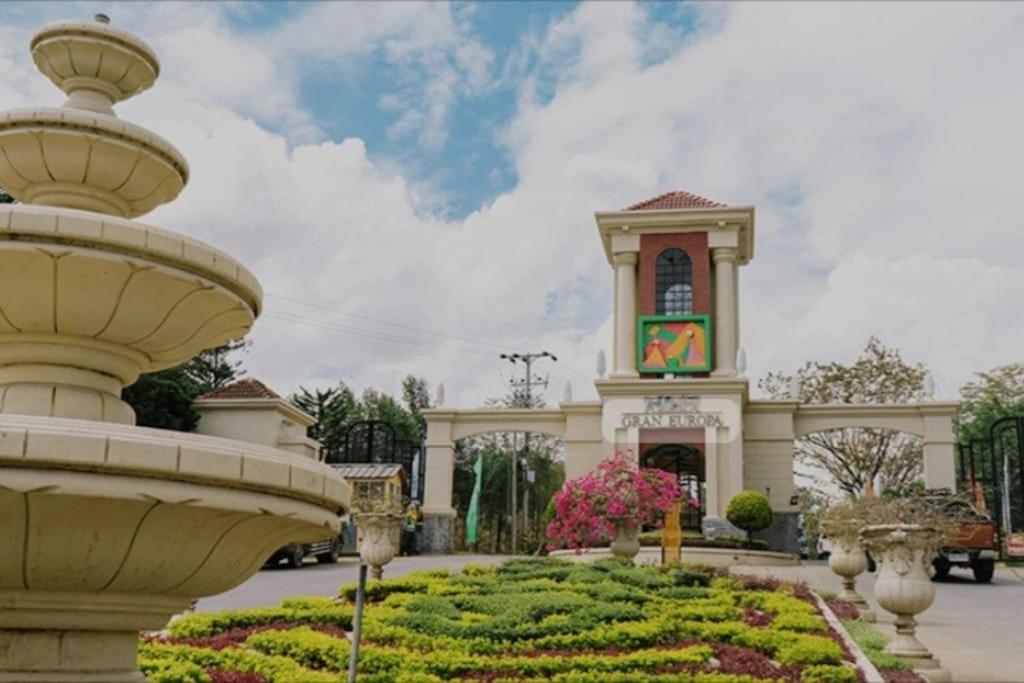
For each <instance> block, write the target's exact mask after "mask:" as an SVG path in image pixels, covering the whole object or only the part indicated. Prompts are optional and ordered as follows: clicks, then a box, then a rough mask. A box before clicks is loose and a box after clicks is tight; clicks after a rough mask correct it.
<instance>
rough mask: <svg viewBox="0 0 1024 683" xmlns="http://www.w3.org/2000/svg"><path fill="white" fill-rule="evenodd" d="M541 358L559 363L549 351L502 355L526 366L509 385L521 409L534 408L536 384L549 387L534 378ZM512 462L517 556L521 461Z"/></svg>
mask: <svg viewBox="0 0 1024 683" xmlns="http://www.w3.org/2000/svg"><path fill="white" fill-rule="evenodd" d="M541 358H550V359H551V360H552V361H555V362H557V361H558V358H557V357H556V356H555V354H553V353H549V352H548V351H541V352H540V353H503V354H501V359H502V360H507V361H509V362H510V363H512V364H513V365H515V364H516V363H519V362H522V363H523V364H524V365H526V376H525V377H524V378H523V379H521V380H520V379H512V380H511V381H510V382H509V384H511V385H512V392H513V396H515V397H516V398H515V402H516V403H521V404H522V405H521V406H519V407H523V408H532V407H533V386H534V384H542V385H544V387H547V385H548V380H547V378H544V379H541V378H540V377H534V375H533V362H534V361H535V360H539V359H541ZM517 388H519V389H520V390H525V395H524V396H521V395H519V394H518V393H517ZM529 452H530V433H529V432H526V433H525V434H524V435H523V453H524V454H529ZM511 461H512V462H511V470H512V471H511V477H510V488H511V490H512V496H511V497H512V501H511V504H512V514H511V515H510V517H511V520H512V524H511V536H512V554H513V555H515V554H516V553H517V552H518V550H519V537H518V529H517V524H516V522H517V520H516V517H517V510H516V508H517V503H518V497H517V491H516V489H517V488H518V487H517V484H518V479H519V473H518V470H519V468H518V467H517V465H518V461H519V455H518V454H515V453H514V454H513V455H512V458H511Z"/></svg>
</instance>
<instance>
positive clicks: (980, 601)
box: [733, 562, 1024, 683]
mask: <svg viewBox="0 0 1024 683" xmlns="http://www.w3.org/2000/svg"><path fill="white" fill-rule="evenodd" d="M733 571H734V572H746V573H756V574H761V575H765V574H767V575H772V576H778V577H779V578H786V579H796V580H802V581H806V582H807V584H808V585H809V586H811V587H812V588H828V589H830V590H833V591H835V592H837V593H838V592H839V591H840V590H841V589H842V586H841V585H840V582H839V577H838V576H836V575H835V574H833V573H832V572H831V571H829V569H828V566H827V565H825V564H824V563H822V562H805V563H804V564H803V565H801V566H799V567H733ZM1022 578H1024V576H1021V575H1020V574H1018V573H1016V572H1014V570H1012V569H1007V568H999V569H998V570H997V572H996V577H995V578H994V579H993V580H992V583H991V584H978V583H975V582H974V580H973V578H971V575H970V573H969V572H964V571H962V570H956V569H954V570H953V572H952V574H951V575H950V578H949V579H947V580H946V581H941V582H937V583H936V584H935V603H934V604H933V605H932V606H931V608H929V609H928V610H927V611H926V612H925V613H924V614H921V615H919V616H918V618H917V621H918V629H917V636H918V638H919V639H920V641H921V642H922V643H924V644H925V646H926V647H927V648H928V649H930V650H931V651H932V653H933V654H934V655H935V656H937V657H938V658H939V660H940V661H941V662H942V665H943V666H944V667H946V668H947V669H949V670H950V671H951V672H952V673H953V680H954V681H957V682H958V683H959V682H960V681H978V682H982V681H984V682H992V683H997V682H998V683H1018V682H1022V681H1024V581H1022ZM874 581H875V575H874V574H862V575H861V577H860V578H859V579H858V581H857V590H858V591H859V592H860V594H861V595H863V596H864V597H865V598H866V599H867V601H868V602H869V603H871V606H872V607H873V608H874V609H875V612H876V614H877V615H878V620H879V624H878V625H879V626H880V628H881V630H882V631H885V632H888V633H892V632H893V625H892V623H893V617H892V615H891V614H889V613H887V612H886V611H885V610H883V609H881V608H879V607H878V603H877V602H875V599H874V593H873V591H872V589H873V587H874Z"/></svg>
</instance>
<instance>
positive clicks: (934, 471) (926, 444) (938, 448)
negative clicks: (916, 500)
mask: <svg viewBox="0 0 1024 683" xmlns="http://www.w3.org/2000/svg"><path fill="white" fill-rule="evenodd" d="M918 410H919V411H920V412H921V415H922V421H923V424H924V429H923V430H922V431H923V432H924V438H923V439H922V441H923V443H922V449H923V451H924V453H923V456H924V458H923V460H924V485H925V486H926V487H928V488H948V489H950V490H951V491H955V490H956V458H955V457H954V455H953V449H954V444H955V443H956V438H955V437H954V435H953V415H954V414H955V406H951V405H949V404H937V405H935V404H933V405H928V404H925V405H921V406H918Z"/></svg>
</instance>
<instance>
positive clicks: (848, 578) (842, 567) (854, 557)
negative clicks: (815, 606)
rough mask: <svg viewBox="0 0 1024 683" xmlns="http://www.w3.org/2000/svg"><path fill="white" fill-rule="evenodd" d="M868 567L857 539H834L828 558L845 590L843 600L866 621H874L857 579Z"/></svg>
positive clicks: (829, 565) (841, 594) (872, 612)
mask: <svg viewBox="0 0 1024 683" xmlns="http://www.w3.org/2000/svg"><path fill="white" fill-rule="evenodd" d="M867 567H868V559H867V556H865V554H864V548H863V547H861V544H860V541H859V540H857V539H849V538H844V539H836V538H833V539H832V552H831V554H830V555H829V556H828V568H829V569H831V570H832V572H833V573H834V574H836V575H837V576H839V578H840V579H841V580H842V583H843V590H842V592H841V593H840V594H839V598H840V599H841V600H845V601H847V602H849V603H851V604H853V605H854V606H855V607H856V608H857V611H858V612H859V613H860V618H861V619H863V620H864V621H874V620H875V613H874V611H873V610H872V609H871V606H870V605H868V602H867V600H865V599H864V596H862V595H861V594H860V593H858V592H857V577H858V576H860V575H861V574H863V573H864V570H865V569H867Z"/></svg>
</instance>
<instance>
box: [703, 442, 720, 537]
mask: <svg viewBox="0 0 1024 683" xmlns="http://www.w3.org/2000/svg"><path fill="white" fill-rule="evenodd" d="M704 433H705V434H706V435H707V436H705V439H704V511H705V514H707V516H708V517H725V510H724V509H723V508H722V507H721V506H720V505H719V500H718V441H717V440H716V439H715V438H714V433H715V430H713V429H705V430H704ZM709 437H710V438H709Z"/></svg>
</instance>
